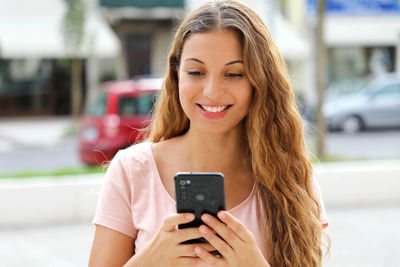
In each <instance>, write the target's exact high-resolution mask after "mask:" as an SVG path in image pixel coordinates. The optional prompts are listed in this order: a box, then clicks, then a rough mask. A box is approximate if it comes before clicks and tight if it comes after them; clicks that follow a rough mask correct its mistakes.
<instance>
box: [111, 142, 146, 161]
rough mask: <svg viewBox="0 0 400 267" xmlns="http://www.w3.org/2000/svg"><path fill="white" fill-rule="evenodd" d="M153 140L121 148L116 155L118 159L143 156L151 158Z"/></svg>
mask: <svg viewBox="0 0 400 267" xmlns="http://www.w3.org/2000/svg"><path fill="white" fill-rule="evenodd" d="M152 144H153V143H152V142H141V143H137V144H134V145H131V146H129V147H127V148H124V149H121V150H119V151H118V153H117V154H116V155H115V157H116V158H118V159H130V158H135V159H141V158H151V157H152V152H151V146H152Z"/></svg>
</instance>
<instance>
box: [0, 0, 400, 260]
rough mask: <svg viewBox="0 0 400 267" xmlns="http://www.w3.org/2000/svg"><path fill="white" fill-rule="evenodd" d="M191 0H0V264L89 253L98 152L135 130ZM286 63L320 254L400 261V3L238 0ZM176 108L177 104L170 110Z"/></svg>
mask: <svg viewBox="0 0 400 267" xmlns="http://www.w3.org/2000/svg"><path fill="white" fill-rule="evenodd" d="M204 2H206V1H199V0H197V1H195V0H186V1H185V0H152V1H150V0H36V1H27V0H15V1H6V0H0V266H25V265H28V264H29V265H30V266H85V265H87V262H88V257H89V252H90V246H91V242H92V239H93V233H94V226H93V225H92V224H91V219H92V217H93V215H94V212H95V208H96V203H97V197H98V192H99V190H100V188H101V184H102V181H103V176H104V171H105V167H104V166H103V164H104V163H105V162H107V161H108V160H110V159H112V157H113V156H114V154H115V153H116V151H118V149H121V148H124V147H127V146H129V145H130V144H132V143H134V142H135V141H138V140H140V138H141V134H140V132H139V131H138V129H140V128H142V127H144V126H145V125H146V124H147V123H148V122H149V120H151V116H150V115H149V111H150V110H151V108H152V105H153V103H154V99H155V98H156V97H157V92H158V90H159V89H160V88H161V83H162V80H161V78H162V76H163V75H164V73H165V70H166V63H167V62H166V60H167V55H168V49H169V47H170V42H171V40H172V38H173V34H174V30H175V29H176V27H177V26H178V24H179V22H180V21H181V19H182V18H184V16H185V14H186V13H187V12H189V11H190V10H192V9H194V8H195V7H197V6H199V5H200V4H202V3H204ZM243 2H245V3H247V4H248V5H250V6H252V7H254V9H255V10H257V12H258V13H259V14H260V15H261V16H262V17H263V18H264V19H265V21H266V22H267V24H268V25H269V27H270V30H271V32H272V35H273V38H274V39H275V41H276V43H277V45H278V46H279V47H280V49H281V52H282V55H283V57H284V59H285V61H286V63H287V66H288V69H289V72H290V75H291V77H292V81H293V86H294V89H295V93H296V97H297V103H298V107H299V110H300V112H301V114H302V116H303V119H304V130H305V134H306V138H307V144H308V148H309V151H310V157H311V158H312V162H313V166H314V175H315V177H316V179H317V180H318V181H319V183H320V185H321V189H322V192H323V195H324V198H325V205H326V208H327V213H328V217H329V219H330V225H329V227H328V228H327V232H328V234H329V235H330V237H331V241H332V244H331V251H330V257H328V258H327V259H326V260H325V264H324V266H400V255H399V254H398V253H397V250H398V247H399V242H400V227H399V226H400V52H399V51H400V3H399V1H398V0H368V1H366V0H347V1H345V0H325V1H323V0H319V1H318V0H298V1H289V0H263V1H256V0H247V1H245V0H243ZM171 119H173V118H171Z"/></svg>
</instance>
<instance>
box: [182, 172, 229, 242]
mask: <svg viewBox="0 0 400 267" xmlns="http://www.w3.org/2000/svg"><path fill="white" fill-rule="evenodd" d="M175 199H176V209H177V212H178V213H184V212H190V213H194V215H195V219H194V220H193V221H191V222H189V223H186V224H180V225H178V228H179V229H182V228H188V227H199V226H200V225H202V224H204V223H203V221H202V220H201V219H200V217H201V215H203V214H204V213H208V214H210V215H212V216H214V217H216V218H217V213H218V212H219V211H220V210H225V183H224V175H223V174H222V173H219V172H178V173H177V174H176V175H175ZM204 242H206V241H205V240H204V239H193V240H188V241H185V242H184V243H204Z"/></svg>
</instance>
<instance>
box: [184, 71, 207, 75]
mask: <svg viewBox="0 0 400 267" xmlns="http://www.w3.org/2000/svg"><path fill="white" fill-rule="evenodd" d="M187 74H189V75H193V76H200V75H203V74H204V73H203V72H201V71H189V72H187Z"/></svg>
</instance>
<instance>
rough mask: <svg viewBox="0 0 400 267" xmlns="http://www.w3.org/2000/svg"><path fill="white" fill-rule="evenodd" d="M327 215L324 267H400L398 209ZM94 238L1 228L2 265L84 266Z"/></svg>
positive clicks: (84, 227) (58, 229)
mask: <svg viewBox="0 0 400 267" xmlns="http://www.w3.org/2000/svg"><path fill="white" fill-rule="evenodd" d="M327 213H328V216H329V220H330V225H329V227H328V228H327V232H328V234H329V235H330V238H331V240H332V245H331V252H330V257H329V258H328V259H327V260H325V263H324V265H323V266H325V267H398V266H400V254H399V253H398V248H399V245H400V227H399V225H400V205H397V206H375V207H369V208H341V209H335V208H328V209H327ZM93 234H94V226H93V225H92V224H91V222H90V221H82V222H75V223H63V224H56V225H51V224H50V225H44V226H40V227H27V228H13V229H8V230H4V229H3V230H1V229H0V259H1V260H0V266H1V267H23V266H31V267H47V266H48V267H53V266H57V267H82V266H87V264H88V260H89V255H90V249H91V243H92V240H93Z"/></svg>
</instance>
